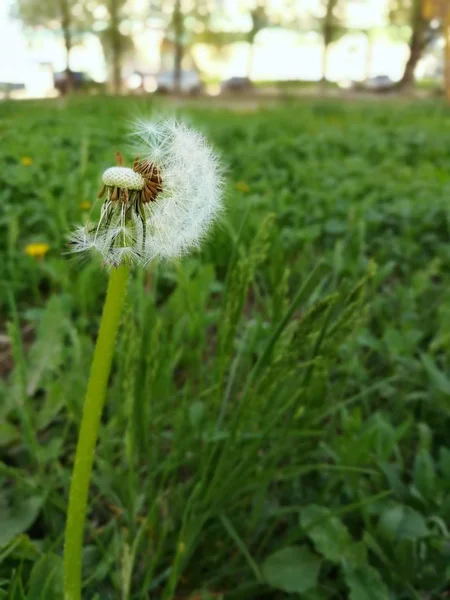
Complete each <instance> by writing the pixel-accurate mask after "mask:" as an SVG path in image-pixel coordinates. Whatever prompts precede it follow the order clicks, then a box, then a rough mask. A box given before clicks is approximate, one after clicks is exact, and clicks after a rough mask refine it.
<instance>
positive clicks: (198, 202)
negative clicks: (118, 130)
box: [70, 119, 223, 266]
mask: <svg viewBox="0 0 450 600" xmlns="http://www.w3.org/2000/svg"><path fill="white" fill-rule="evenodd" d="M133 134H134V136H135V139H136V140H137V144H136V149H137V152H138V154H139V158H136V159H135V160H134V163H133V168H127V167H124V166H123V159H122V156H121V154H120V153H117V154H116V161H117V166H116V167H110V168H109V169H107V170H106V171H105V173H104V174H103V188H102V190H101V191H100V193H99V197H102V196H103V195H104V194H106V198H105V201H104V204H103V206H102V210H101V215H100V219H99V221H98V223H88V224H87V225H85V226H83V227H79V228H78V229H77V230H76V231H75V232H74V233H73V234H72V235H71V237H70V245H71V247H72V252H75V253H82V252H86V251H88V250H91V249H93V250H96V251H98V252H99V253H100V254H101V255H102V257H103V261H104V263H105V264H106V265H109V266H118V265H119V264H121V263H124V262H127V263H137V264H140V265H144V266H145V265H147V264H148V263H149V262H150V261H151V260H153V259H155V258H172V257H176V256H180V255H182V254H185V253H186V252H188V251H189V250H190V249H191V248H194V247H196V246H198V245H199V244H200V242H201V240H202V239H203V237H204V235H205V234H206V232H207V230H208V228H209V226H210V224H211V223H212V222H213V221H214V220H215V218H216V217H217V216H218V214H219V213H220V211H221V209H222V192H223V177H222V169H221V166H220V162H219V159H218V156H217V155H216V153H215V152H214V151H213V150H212V148H211V147H210V145H209V144H208V142H207V140H206V138H205V137H204V136H203V135H202V134H201V133H199V132H197V131H195V130H193V129H191V128H190V127H188V126H187V125H185V124H184V123H182V122H180V121H177V120H175V119H166V120H155V121H150V122H146V121H139V122H138V123H136V125H135V128H134V131H133Z"/></svg>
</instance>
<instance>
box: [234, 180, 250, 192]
mask: <svg viewBox="0 0 450 600" xmlns="http://www.w3.org/2000/svg"><path fill="white" fill-rule="evenodd" d="M236 189H237V190H239V191H240V192H244V193H246V192H249V191H250V187H249V186H248V185H247V184H246V183H245V181H238V182H237V184H236Z"/></svg>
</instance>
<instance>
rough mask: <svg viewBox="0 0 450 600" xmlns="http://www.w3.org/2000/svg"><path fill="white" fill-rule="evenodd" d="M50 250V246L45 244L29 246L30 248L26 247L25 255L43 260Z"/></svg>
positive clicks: (39, 243)
mask: <svg viewBox="0 0 450 600" xmlns="http://www.w3.org/2000/svg"><path fill="white" fill-rule="evenodd" d="M49 250H50V246H49V245H48V244H45V243H43V242H38V243H36V244H28V246H25V253H26V254H28V256H31V257H32V258H43V257H44V256H45V255H46V254H47V252H48V251H49Z"/></svg>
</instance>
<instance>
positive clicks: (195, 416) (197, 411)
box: [189, 400, 205, 429]
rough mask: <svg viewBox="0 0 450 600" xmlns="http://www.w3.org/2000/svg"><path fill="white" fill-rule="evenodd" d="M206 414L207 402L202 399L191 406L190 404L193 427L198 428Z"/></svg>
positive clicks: (190, 418) (190, 419)
mask: <svg viewBox="0 0 450 600" xmlns="http://www.w3.org/2000/svg"><path fill="white" fill-rule="evenodd" d="M204 416H205V403H204V402H202V401H201V400H197V402H193V403H192V404H191V405H190V406H189V421H190V423H191V425H192V427H194V429H197V428H198V427H199V426H200V424H201V422H202V421H203V418H204Z"/></svg>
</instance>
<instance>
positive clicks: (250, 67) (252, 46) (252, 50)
mask: <svg viewBox="0 0 450 600" xmlns="http://www.w3.org/2000/svg"><path fill="white" fill-rule="evenodd" d="M254 56H255V40H254V39H253V40H249V42H248V54H247V77H248V78H249V79H251V78H252V71H253V59H254Z"/></svg>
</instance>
